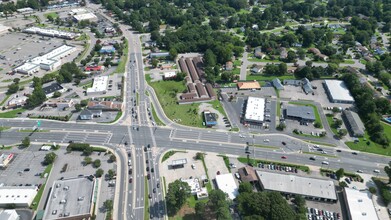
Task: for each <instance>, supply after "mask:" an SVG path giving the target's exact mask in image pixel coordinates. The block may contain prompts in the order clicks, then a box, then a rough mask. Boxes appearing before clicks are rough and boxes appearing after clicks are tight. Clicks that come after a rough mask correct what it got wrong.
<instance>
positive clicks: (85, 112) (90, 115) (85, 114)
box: [79, 109, 102, 120]
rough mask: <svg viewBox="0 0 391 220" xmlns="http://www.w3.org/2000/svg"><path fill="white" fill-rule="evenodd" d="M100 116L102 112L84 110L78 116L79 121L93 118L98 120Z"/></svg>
mask: <svg viewBox="0 0 391 220" xmlns="http://www.w3.org/2000/svg"><path fill="white" fill-rule="evenodd" d="M101 115H102V110H88V109H84V110H83V111H82V112H81V113H80V115H79V119H80V120H92V119H93V118H98V117H100V116H101Z"/></svg>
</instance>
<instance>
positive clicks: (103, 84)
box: [87, 76, 109, 95]
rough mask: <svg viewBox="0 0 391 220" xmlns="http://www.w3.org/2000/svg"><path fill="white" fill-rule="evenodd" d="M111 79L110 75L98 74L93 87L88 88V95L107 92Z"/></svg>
mask: <svg viewBox="0 0 391 220" xmlns="http://www.w3.org/2000/svg"><path fill="white" fill-rule="evenodd" d="M108 81H109V77H108V76H98V77H95V78H94V83H93V84H92V87H91V88H87V95H91V94H97V93H103V94H104V93H106V89H107V84H108Z"/></svg>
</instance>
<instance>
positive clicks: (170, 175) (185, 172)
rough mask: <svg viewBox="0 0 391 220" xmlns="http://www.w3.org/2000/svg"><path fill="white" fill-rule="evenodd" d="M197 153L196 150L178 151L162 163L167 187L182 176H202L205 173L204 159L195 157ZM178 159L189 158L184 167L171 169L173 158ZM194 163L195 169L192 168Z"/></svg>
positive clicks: (186, 177)
mask: <svg viewBox="0 0 391 220" xmlns="http://www.w3.org/2000/svg"><path fill="white" fill-rule="evenodd" d="M196 153H197V152H196V151H188V152H187V153H181V152H177V153H175V154H174V155H173V156H171V157H170V158H168V160H166V161H164V162H163V163H161V164H160V171H161V174H162V176H164V177H165V179H166V186H167V187H168V184H169V183H172V182H174V181H175V180H177V179H180V178H183V179H188V178H189V177H190V176H192V177H193V178H200V177H201V176H202V175H205V170H204V166H203V165H202V161H201V160H195V159H194V158H195V155H196ZM163 155H164V154H163ZM178 159H187V164H185V166H184V168H177V169H171V168H170V166H169V165H170V164H171V163H172V161H173V160H178ZM192 164H194V165H195V169H192V168H191V165H192Z"/></svg>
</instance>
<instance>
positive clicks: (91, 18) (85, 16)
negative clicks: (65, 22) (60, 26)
mask: <svg viewBox="0 0 391 220" xmlns="http://www.w3.org/2000/svg"><path fill="white" fill-rule="evenodd" d="M73 19H74V20H75V21H76V22H80V21H85V20H88V21H98V17H96V15H95V14H94V13H91V12H88V13H84V14H77V15H73Z"/></svg>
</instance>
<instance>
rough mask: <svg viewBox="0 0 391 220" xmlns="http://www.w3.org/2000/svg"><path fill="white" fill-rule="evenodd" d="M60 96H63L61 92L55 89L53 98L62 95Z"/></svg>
mask: <svg viewBox="0 0 391 220" xmlns="http://www.w3.org/2000/svg"><path fill="white" fill-rule="evenodd" d="M60 96H61V92H59V91H55V92H54V93H53V97H52V98H58V97H60Z"/></svg>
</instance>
